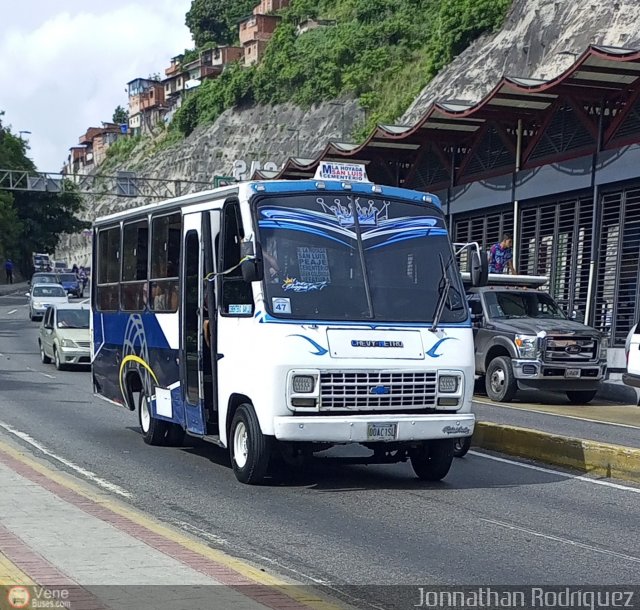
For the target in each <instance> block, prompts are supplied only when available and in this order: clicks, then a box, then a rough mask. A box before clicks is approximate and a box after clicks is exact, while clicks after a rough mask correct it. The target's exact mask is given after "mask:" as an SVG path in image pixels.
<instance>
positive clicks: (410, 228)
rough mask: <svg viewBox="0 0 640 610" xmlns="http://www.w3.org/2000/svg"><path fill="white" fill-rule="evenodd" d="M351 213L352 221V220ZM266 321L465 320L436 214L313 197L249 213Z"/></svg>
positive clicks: (345, 197) (399, 205) (263, 204)
mask: <svg viewBox="0 0 640 610" xmlns="http://www.w3.org/2000/svg"><path fill="white" fill-rule="evenodd" d="M354 210H355V211H356V212H357V216H354ZM257 215H258V229H259V234H260V243H261V245H262V251H263V259H264V273H265V297H266V301H267V306H268V308H269V309H270V311H271V313H272V314H273V315H275V316H278V317H285V318H295V319H305V320H353V321H372V320H373V321H380V322H418V323H429V322H432V321H433V318H434V314H435V311H436V306H437V303H438V299H439V296H440V294H441V293H442V291H443V285H444V284H445V282H444V277H443V276H444V274H447V275H448V277H449V280H450V282H451V287H450V289H449V291H448V295H447V298H446V300H445V306H444V310H443V313H442V316H441V318H440V322H441V323H447V322H450V323H459V322H462V321H464V320H466V318H467V315H468V313H467V308H466V305H465V301H464V297H463V292H462V286H461V283H460V277H459V274H458V268H457V265H456V264H455V263H454V262H453V252H452V248H451V245H450V243H449V239H448V236H447V230H446V228H445V224H444V218H443V216H442V213H441V212H440V211H439V210H438V209H436V208H435V207H432V206H426V205H419V204H414V203H409V202H402V201H397V200H387V199H384V198H382V197H380V196H371V197H369V196H367V197H362V196H354V195H351V194H347V193H345V194H324V193H322V194H314V195H296V196H293V197H282V198H279V199H276V198H274V199H271V198H270V199H262V200H261V201H259V203H258V205H257Z"/></svg>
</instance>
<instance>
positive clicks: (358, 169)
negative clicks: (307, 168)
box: [315, 161, 370, 182]
mask: <svg viewBox="0 0 640 610" xmlns="http://www.w3.org/2000/svg"><path fill="white" fill-rule="evenodd" d="M315 179H316V180H342V181H345V182H370V180H369V178H368V177H367V169H366V167H365V166H364V165H362V164H361V163H332V162H331V161H321V162H320V164H319V165H318V169H317V170H316V175H315Z"/></svg>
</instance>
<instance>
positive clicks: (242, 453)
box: [229, 404, 272, 485]
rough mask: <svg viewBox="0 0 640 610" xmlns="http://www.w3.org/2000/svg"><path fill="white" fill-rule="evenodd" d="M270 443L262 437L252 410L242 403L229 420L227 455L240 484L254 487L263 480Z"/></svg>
mask: <svg viewBox="0 0 640 610" xmlns="http://www.w3.org/2000/svg"><path fill="white" fill-rule="evenodd" d="M271 449H272V443H271V439H270V438H269V437H268V436H265V435H264V434H262V431H261V430H260V423H259V422H258V418H257V417H256V414H255V411H254V410H253V407H252V406H251V405H249V404H242V405H240V406H239V407H238V409H237V410H236V412H235V413H234V415H233V420H232V421H231V430H230V434H229V453H230V456H231V464H232V466H233V472H234V474H235V475H236V478H237V479H238V481H240V482H241V483H246V484H248V485H256V484H259V483H261V482H262V481H263V479H264V477H265V475H266V474H267V470H268V468H269V460H270V458H271Z"/></svg>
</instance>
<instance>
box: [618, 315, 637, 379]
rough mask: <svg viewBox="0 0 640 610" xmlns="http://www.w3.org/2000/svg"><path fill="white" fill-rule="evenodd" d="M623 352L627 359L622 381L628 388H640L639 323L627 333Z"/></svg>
mask: <svg viewBox="0 0 640 610" xmlns="http://www.w3.org/2000/svg"><path fill="white" fill-rule="evenodd" d="M624 351H625V355H626V357H627V371H626V373H623V374H622V381H623V382H624V383H626V384H627V385H628V386H631V387H634V388H640V323H638V324H636V325H635V326H634V327H633V328H632V329H631V330H630V331H629V334H628V335H627V340H626V342H625V345H624Z"/></svg>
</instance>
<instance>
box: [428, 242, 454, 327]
mask: <svg viewBox="0 0 640 610" xmlns="http://www.w3.org/2000/svg"><path fill="white" fill-rule="evenodd" d="M438 256H439V257H440V267H441V268H442V279H441V280H440V290H439V291H440V296H439V297H438V302H437V303H436V310H435V312H434V313H433V324H432V326H431V332H432V333H434V332H435V331H436V330H437V329H438V323H439V322H440V318H441V317H442V312H443V311H444V304H445V303H446V301H447V298H448V297H449V290H450V289H451V280H450V279H449V273H448V270H449V265H447V266H446V267H445V264H444V260H443V258H442V254H439V255H438ZM449 263H451V261H450V262H449Z"/></svg>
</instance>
